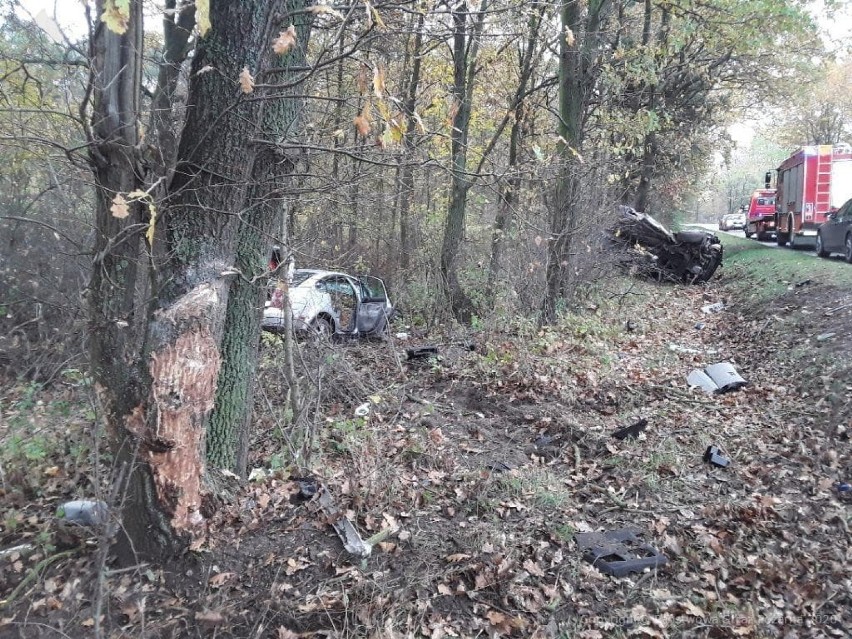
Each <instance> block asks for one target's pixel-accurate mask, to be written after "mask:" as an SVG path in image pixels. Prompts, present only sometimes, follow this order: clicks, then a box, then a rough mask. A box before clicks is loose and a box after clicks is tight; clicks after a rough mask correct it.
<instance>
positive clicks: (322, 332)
mask: <svg viewBox="0 0 852 639" xmlns="http://www.w3.org/2000/svg"><path fill="white" fill-rule="evenodd" d="M311 328H312V329H313V330H314V335H315V336H316V337H317V338H318V339H331V336H332V335H333V334H334V327H333V326H332V325H331V322H329V321H328V320H327V319H326V318H325V317H318V318H316V319H315V320H314V321H313V322H311Z"/></svg>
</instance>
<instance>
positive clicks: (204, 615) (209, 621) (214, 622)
mask: <svg viewBox="0 0 852 639" xmlns="http://www.w3.org/2000/svg"><path fill="white" fill-rule="evenodd" d="M195 620H196V621H197V622H198V623H201V624H204V625H207V626H221V625H222V624H223V623H225V616H224V615H223V614H222V613H221V612H219V611H217V610H203V611H201V612H196V613H195Z"/></svg>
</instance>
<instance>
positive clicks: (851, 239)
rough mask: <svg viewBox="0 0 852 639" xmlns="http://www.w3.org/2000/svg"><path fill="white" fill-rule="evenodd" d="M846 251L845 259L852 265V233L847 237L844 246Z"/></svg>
mask: <svg viewBox="0 0 852 639" xmlns="http://www.w3.org/2000/svg"><path fill="white" fill-rule="evenodd" d="M844 246H845V248H846V251H845V252H844V254H843V257H845V258H846V261H847V262H848V263H849V264H852V233H849V234H848V235H846V244H845V245H844Z"/></svg>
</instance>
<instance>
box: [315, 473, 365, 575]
mask: <svg viewBox="0 0 852 639" xmlns="http://www.w3.org/2000/svg"><path fill="white" fill-rule="evenodd" d="M317 501H318V502H319V505H320V507H321V508H322V510H323V512H324V513H325V515H326V516H327V517H328V522H329V523H330V524H331V526H332V528H334V531H335V532H336V533H337V536H338V537H340V541H342V542H343V547H344V548H345V549H346V552H348V553H349V554H351V555H355V556H356V557H362V558H366V557H369V556H370V554H371V553H372V551H373V549H372V547H371V546H370V545H369V544H367V543H365V542H364V540H363V539H361V535H360V534H359V533H358V530H357V529H356V528H355V525H354V524H353V523H352V522H351V521H349V518H348V517H347V516H346V515H345V514H341V513H340V511H339V510H338V509H337V507H336V506H335V505H334V502H332V500H331V495H330V494H329V492H328V489H327V488H326V487H325V486H321V489H320V492H319V499H318V500H317Z"/></svg>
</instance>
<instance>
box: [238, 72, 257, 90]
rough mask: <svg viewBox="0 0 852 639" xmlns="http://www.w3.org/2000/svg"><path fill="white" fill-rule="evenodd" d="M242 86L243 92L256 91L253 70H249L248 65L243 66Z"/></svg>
mask: <svg viewBox="0 0 852 639" xmlns="http://www.w3.org/2000/svg"><path fill="white" fill-rule="evenodd" d="M240 88H241V89H242V90H243V93H251V92H252V91H254V78H253V77H252V75H251V71H249V70H248V67H243V70H242V71H240Z"/></svg>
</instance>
